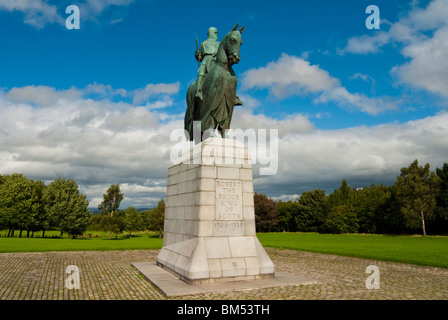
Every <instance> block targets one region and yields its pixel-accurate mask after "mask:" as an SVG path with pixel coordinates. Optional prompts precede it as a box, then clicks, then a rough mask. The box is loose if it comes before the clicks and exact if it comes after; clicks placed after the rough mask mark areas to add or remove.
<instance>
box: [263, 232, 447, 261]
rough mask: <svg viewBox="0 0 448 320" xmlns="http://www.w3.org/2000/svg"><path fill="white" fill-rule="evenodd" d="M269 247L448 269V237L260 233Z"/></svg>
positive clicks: (264, 243)
mask: <svg viewBox="0 0 448 320" xmlns="http://www.w3.org/2000/svg"><path fill="white" fill-rule="evenodd" d="M257 236H258V239H260V242H261V243H262V244H263V246H267V247H275V248H283V249H293V250H299V251H309V252H318V253H329V254H335V255H341V256H349V257H359V258H368V259H374V260H382V261H393V262H403V263H410V264H417V265H425V266H433V267H442V268H448V237H446V236H443V237H442V236H441V237H439V236H434V237H432V236H427V237H422V236H390V235H362V234H344V235H336V234H318V233H259V234H257Z"/></svg>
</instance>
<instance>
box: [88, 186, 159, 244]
mask: <svg viewBox="0 0 448 320" xmlns="http://www.w3.org/2000/svg"><path fill="white" fill-rule="evenodd" d="M123 197H124V195H123V193H122V192H121V190H120V186H119V185H118V184H114V185H111V186H110V187H109V189H107V192H106V193H105V194H103V201H102V202H101V204H100V205H99V206H98V209H100V210H101V214H99V215H94V216H93V217H92V228H91V229H94V228H97V229H99V230H103V231H106V232H108V233H109V239H110V238H111V235H112V234H115V237H117V236H118V234H120V233H122V232H123V231H128V232H129V234H130V236H131V235H132V233H133V232H135V231H143V230H152V231H157V232H158V233H159V237H161V236H162V232H163V222H164V216H165V202H164V201H163V199H162V200H160V201H159V203H158V204H157V206H156V207H155V208H153V209H151V210H143V211H141V212H138V211H137V209H135V208H134V207H128V208H127V209H126V210H119V209H118V208H119V207H120V203H121V201H122V200H123Z"/></svg>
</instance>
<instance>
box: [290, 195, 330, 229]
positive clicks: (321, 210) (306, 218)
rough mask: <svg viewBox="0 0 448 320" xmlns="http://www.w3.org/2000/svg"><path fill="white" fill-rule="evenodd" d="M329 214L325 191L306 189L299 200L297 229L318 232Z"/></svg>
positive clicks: (296, 219) (296, 217) (296, 218)
mask: <svg viewBox="0 0 448 320" xmlns="http://www.w3.org/2000/svg"><path fill="white" fill-rule="evenodd" d="M326 214H327V205H326V195H325V191H323V190H320V189H316V190H313V191H305V192H303V193H302V195H301V196H300V198H299V199H298V200H297V214H296V216H295V221H296V224H297V230H298V231H302V232H317V231H318V230H319V229H320V227H321V225H322V224H323V222H324V221H325V216H326Z"/></svg>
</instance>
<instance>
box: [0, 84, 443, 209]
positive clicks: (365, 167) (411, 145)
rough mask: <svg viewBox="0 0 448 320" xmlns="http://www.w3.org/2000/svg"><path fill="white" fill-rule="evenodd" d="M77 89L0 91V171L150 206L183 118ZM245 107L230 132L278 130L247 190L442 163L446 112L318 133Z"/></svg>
mask: <svg viewBox="0 0 448 320" xmlns="http://www.w3.org/2000/svg"><path fill="white" fill-rule="evenodd" d="M99 87H102V86H99ZM106 87H107V86H106ZM160 88H161V87H160ZM84 90H85V88H84V89H77V88H70V89H67V90H56V89H55V88H52V87H44V86H41V87H22V88H12V89H10V90H7V91H0V113H1V114H2V117H1V118H0V164H1V165H0V174H11V173H14V172H19V173H24V174H25V176H27V177H29V178H32V179H41V180H43V181H45V182H47V183H48V182H50V181H53V180H54V179H56V178H57V177H59V176H60V177H66V178H73V179H75V180H76V181H77V182H78V184H79V185H80V189H81V191H82V192H83V193H85V194H86V195H87V196H88V199H89V201H90V205H91V206H92V207H95V206H97V205H98V204H99V203H100V202H101V201H102V194H103V193H105V191H106V189H107V188H108V187H109V186H110V185H111V184H115V183H119V184H120V185H121V186H122V189H123V192H124V194H125V199H124V201H123V207H127V206H130V205H134V206H139V207H151V206H153V205H156V204H157V202H158V201H159V200H160V199H161V198H164V197H165V188H166V176H167V168H168V166H169V165H170V163H171V162H170V152H171V149H172V148H173V147H174V146H175V145H176V144H177V141H174V142H173V141H170V135H171V132H172V131H173V130H175V129H179V128H183V116H184V115H183V114H167V113H162V112H160V109H149V108H146V107H143V106H136V105H133V104H132V103H130V102H129V103H128V102H123V101H121V102H120V101H118V102H117V101H115V102H113V101H111V100H110V99H108V98H107V97H106V98H102V99H98V100H95V99H92V98H87V97H86V96H85V95H86V93H85V92H84ZM108 90H109V91H111V92H115V89H113V88H109V89H108ZM106 91H107V90H106ZM162 91H163V90H162ZM163 92H167V91H166V90H165V91H163ZM169 92H173V94H174V95H175V94H176V93H175V92H176V90H173V91H169ZM44 93H47V94H49V98H48V99H47V100H46V99H43V98H42V97H41V95H44ZM128 94H129V92H128ZM165 94H166V93H165ZM247 97H248V96H247V95H246V98H247ZM131 98H132V96H131ZM155 101H156V100H155ZM254 110H256V108H246V107H237V108H236V109H235V113H234V118H233V119H234V120H233V123H232V128H242V129H243V130H246V129H249V128H252V129H254V130H255V131H257V130H259V129H266V130H267V131H268V132H267V133H268V135H267V137H268V139H269V137H270V135H269V130H270V129H278V133H279V134H278V152H279V154H278V170H277V173H276V174H274V175H267V176H266V175H260V174H259V170H258V169H259V168H260V167H262V166H263V167H264V165H261V164H260V163H256V164H254V170H253V173H254V188H255V191H257V192H264V193H266V194H267V195H269V196H272V197H274V198H275V199H287V198H289V197H292V198H294V197H296V196H297V195H299V194H301V193H302V192H303V191H306V190H310V189H314V188H321V189H325V190H327V191H329V192H331V191H332V190H334V189H335V188H337V187H338V186H339V184H340V181H341V180H342V179H343V178H346V179H348V181H349V183H350V184H351V185H352V186H354V187H355V186H365V185H368V184H370V183H371V182H376V183H393V181H394V179H395V178H396V176H397V175H398V174H399V170H400V168H401V167H403V166H408V165H409V164H410V163H411V162H412V161H413V160H414V159H418V160H419V161H420V162H422V163H424V162H428V163H430V164H431V166H432V167H433V168H435V166H439V167H440V166H441V165H443V162H446V154H447V152H448V140H447V139H446V137H447V136H448V113H440V114H437V115H435V116H433V117H428V118H425V119H421V120H417V121H410V122H407V123H404V124H385V125H380V126H375V127H364V126H361V127H353V128H347V129H340V130H318V129H316V128H315V126H314V124H313V123H312V122H311V121H310V119H309V118H307V116H305V115H302V114H292V115H289V116H287V117H284V118H281V119H275V118H271V117H268V116H266V115H263V114H256V113H254ZM271 143H272V142H271Z"/></svg>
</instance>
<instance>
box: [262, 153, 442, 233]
mask: <svg viewBox="0 0 448 320" xmlns="http://www.w3.org/2000/svg"><path fill="white" fill-rule="evenodd" d="M254 205H255V218H256V225H257V231H258V232H273V231H277V232H278V231H280V232H282V231H286V232H321V233H378V234H405V233H421V234H423V235H426V234H427V232H428V230H429V231H430V232H431V233H432V234H447V233H448V163H444V165H443V166H442V168H437V169H436V171H431V170H430V165H429V164H426V165H425V166H420V165H419V164H418V161H417V160H415V161H414V162H413V163H411V164H410V165H409V167H404V168H402V169H401V173H400V175H399V176H398V177H397V179H396V181H395V183H394V185H391V186H385V185H375V184H372V185H370V186H369V187H366V188H356V189H354V188H351V187H350V186H349V184H348V182H347V181H346V180H345V179H344V180H343V181H342V183H341V186H340V187H339V188H338V189H336V190H335V191H334V192H333V193H331V194H329V195H327V194H326V193H325V191H324V190H321V189H315V190H310V191H306V192H303V193H302V194H301V196H300V197H299V198H298V199H296V200H291V201H277V202H276V201H274V200H272V199H270V198H268V197H267V196H266V195H264V194H259V193H256V194H255V196H254Z"/></svg>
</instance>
